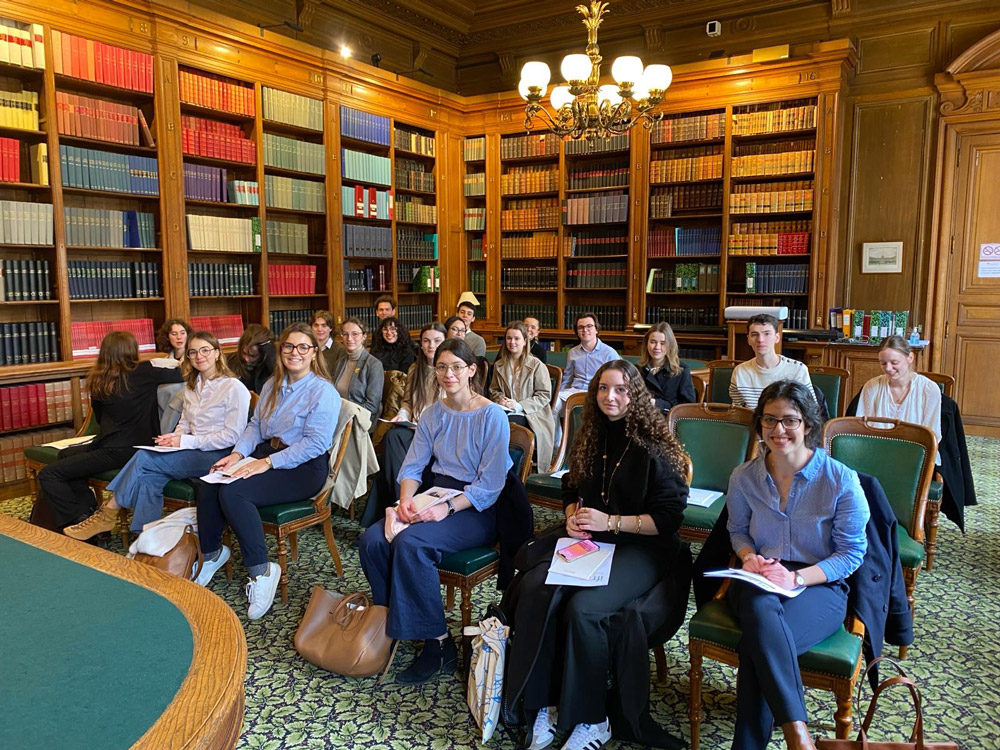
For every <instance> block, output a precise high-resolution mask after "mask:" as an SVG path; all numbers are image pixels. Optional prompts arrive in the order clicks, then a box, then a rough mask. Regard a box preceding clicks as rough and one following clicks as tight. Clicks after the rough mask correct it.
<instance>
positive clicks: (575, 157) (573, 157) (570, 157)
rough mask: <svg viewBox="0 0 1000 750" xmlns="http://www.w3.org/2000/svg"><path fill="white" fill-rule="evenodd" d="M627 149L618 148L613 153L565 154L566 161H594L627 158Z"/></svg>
mask: <svg viewBox="0 0 1000 750" xmlns="http://www.w3.org/2000/svg"><path fill="white" fill-rule="evenodd" d="M628 153H629V150H628V149H627V148H619V149H616V150H614V151H595V152H593V153H590V154H571V153H569V152H568V151H567V152H566V161H593V160H594V159H613V158H615V157H616V156H628Z"/></svg>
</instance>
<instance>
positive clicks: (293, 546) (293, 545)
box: [288, 531, 299, 562]
mask: <svg viewBox="0 0 1000 750" xmlns="http://www.w3.org/2000/svg"><path fill="white" fill-rule="evenodd" d="M288 556H289V557H290V558H291V559H292V562H295V561H296V560H298V559H299V532H297V531H293V532H292V533H291V534H289V535H288Z"/></svg>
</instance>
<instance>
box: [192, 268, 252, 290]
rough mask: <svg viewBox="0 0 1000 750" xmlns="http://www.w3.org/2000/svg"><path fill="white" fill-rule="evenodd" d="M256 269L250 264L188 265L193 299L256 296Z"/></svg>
mask: <svg viewBox="0 0 1000 750" xmlns="http://www.w3.org/2000/svg"><path fill="white" fill-rule="evenodd" d="M253 278H254V269H253V266H252V265H250V264H249V263H188V290H189V291H190V293H191V296H192V297H247V296H251V295H253V294H254V283H253Z"/></svg>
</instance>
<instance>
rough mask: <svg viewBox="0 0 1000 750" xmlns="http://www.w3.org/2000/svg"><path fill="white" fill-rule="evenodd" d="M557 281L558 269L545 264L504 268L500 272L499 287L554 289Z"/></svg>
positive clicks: (506, 288)
mask: <svg viewBox="0 0 1000 750" xmlns="http://www.w3.org/2000/svg"><path fill="white" fill-rule="evenodd" d="M558 283H559V269H557V268H551V267H549V268H546V267H545V266H531V267H528V268H504V269H501V272H500V288H501V289H503V290H505V291H506V290H508V289H544V290H546V291H553V292H554V291H556V286H557V285H558Z"/></svg>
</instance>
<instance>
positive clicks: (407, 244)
mask: <svg viewBox="0 0 1000 750" xmlns="http://www.w3.org/2000/svg"><path fill="white" fill-rule="evenodd" d="M396 258H397V259H398V260H437V259H438V236H437V235H436V234H426V233H425V232H423V231H421V230H419V229H403V228H400V229H398V230H396Z"/></svg>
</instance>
